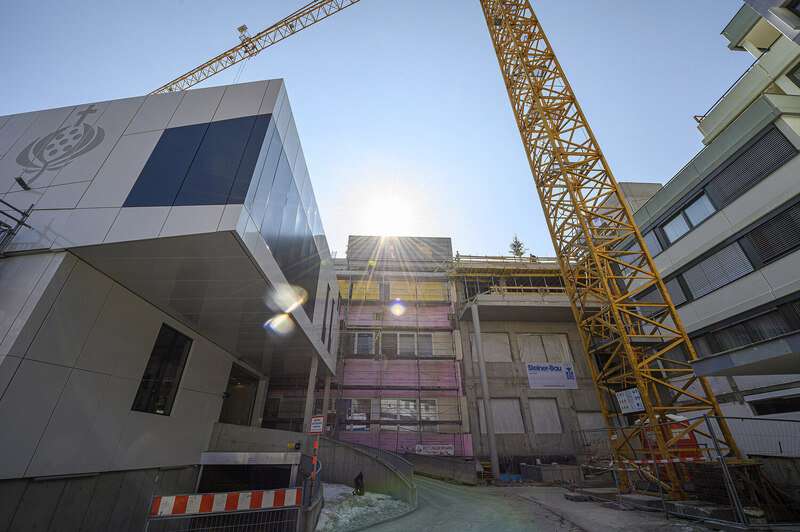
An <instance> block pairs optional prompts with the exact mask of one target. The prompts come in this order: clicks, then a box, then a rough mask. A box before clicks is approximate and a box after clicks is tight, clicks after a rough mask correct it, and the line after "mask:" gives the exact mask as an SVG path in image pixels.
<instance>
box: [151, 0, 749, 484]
mask: <svg viewBox="0 0 800 532" xmlns="http://www.w3.org/2000/svg"><path fill="white" fill-rule="evenodd" d="M357 1H358V0H328V1H324V0H317V1H313V2H311V3H310V4H308V5H307V6H306V7H304V8H302V9H300V10H298V11H296V12H295V13H293V14H292V15H290V16H288V17H286V18H285V19H283V20H282V21H280V22H278V23H276V24H274V25H273V26H271V27H270V28H268V29H266V30H264V31H263V32H261V33H259V34H257V35H256V36H255V37H252V38H250V37H248V36H247V35H246V34H243V36H242V37H241V39H242V43H241V44H240V45H238V46H235V47H234V48H231V49H230V50H228V51H227V52H225V53H223V54H220V55H219V56H217V57H216V58H214V59H212V60H210V61H208V62H206V63H204V64H203V65H200V66H199V67H197V68H195V69H194V70H192V71H190V72H188V73H187V74H184V75H183V76H181V77H179V78H177V79H176V80H174V81H172V82H170V83H168V84H166V85H164V86H163V87H160V88H159V89H156V90H155V91H153V92H154V93H158V92H169V91H175V90H183V89H186V88H188V87H190V86H192V85H195V84H197V83H199V82H201V81H203V80H204V79H206V78H208V77H210V76H212V75H214V74H215V73H217V72H219V71H220V70H223V69H225V68H227V67H229V66H231V65H233V64H235V63H237V62H238V61H241V60H243V59H246V58H248V57H252V56H253V55H255V54H256V53H258V52H259V51H261V50H262V49H264V48H266V47H267V46H269V45H271V44H273V43H275V42H277V41H279V40H282V39H284V38H286V37H288V36H289V35H291V34H293V33H296V32H297V31H299V30H300V29H303V28H305V27H308V26H310V25H312V24H314V23H315V22H317V21H319V20H322V19H323V18H326V17H328V16H330V15H332V14H333V13H336V12H338V11H341V10H342V9H345V8H346V7H349V6H350V5H352V4H354V3H356V2H357ZM480 5H481V7H482V9H483V14H484V17H485V19H486V25H487V27H488V29H489V34H490V36H491V39H492V43H493V45H494V49H495V52H496V54H497V60H498V62H499V64H500V70H501V72H502V74H503V79H504V80H505V85H506V89H507V90H508V97H509V99H510V101H511V106H512V108H513V110H514V115H515V117H516V120H517V126H518V128H519V132H520V135H521V137H522V143H523V145H524V147H525V151H526V153H527V155H528V162H529V164H530V167H531V172H532V173H533V178H534V181H535V183H536V188H537V190H538V193H539V199H540V201H541V205H542V209H543V210H544V214H545V219H546V220H547V224H548V227H549V229H550V235H551V237H552V240H553V246H554V248H555V251H556V257H557V258H558V262H559V266H560V269H561V273H562V275H563V277H564V280H565V286H566V291H567V294H568V296H569V299H570V301H571V303H572V310H573V313H574V316H575V322H576V323H577V325H578V329H579V331H580V335H581V339H582V341H583V347H584V351H585V353H586V357H587V359H588V363H589V367H590V369H591V372H592V379H593V381H594V385H595V389H596V391H597V397H598V400H599V402H600V407H601V410H602V412H603V416H604V418H605V423H606V427H607V428H608V430H609V437H610V445H611V449H612V454H613V456H614V460H615V461H616V462H617V463H618V464H624V465H625V467H627V468H628V469H634V470H637V471H638V472H639V473H640V474H641V475H643V476H644V477H646V478H647V479H649V480H650V481H651V482H652V483H654V484H656V485H659V488H660V489H659V491H660V492H662V493H664V494H665V495H666V496H668V497H670V498H672V499H684V498H687V497H688V495H687V494H686V492H685V491H684V489H683V483H684V482H685V481H687V480H688V476H687V474H686V470H685V468H684V465H683V464H681V463H680V460H681V458H682V457H685V456H702V452H703V449H701V448H700V446H699V444H697V443H695V444H694V445H693V446H692V445H689V446H687V445H686V443H685V442H686V439H685V438H686V436H687V435H690V434H694V433H697V434H701V435H703V436H705V437H706V438H709V439H710V438H712V435H710V434H708V433H707V432H704V431H702V430H701V429H702V426H703V423H704V419H703V417H701V416H703V415H708V416H721V415H722V412H721V411H720V408H719V404H718V403H717V400H716V398H715V397H714V394H713V392H712V391H711V388H710V386H709V384H708V381H707V380H706V379H705V378H704V377H697V376H695V375H694V372H693V371H692V368H691V365H690V364H689V362H690V361H692V360H695V359H696V358H697V355H696V354H695V351H694V348H693V347H692V344H691V342H690V341H689V337H688V336H687V334H686V330H685V329H684V327H683V325H682V324H681V320H680V318H679V317H678V313H677V312H676V310H675V306H674V305H673V304H672V301H671V299H670V296H669V293H668V292H667V289H666V287H665V285H664V281H663V280H662V278H661V276H660V275H659V273H658V271H657V270H656V267H655V265H654V263H653V259H652V257H651V256H650V254H649V253H648V251H647V247H646V246H645V244H644V241H643V240H642V235H641V233H640V232H639V229H638V228H637V226H636V222H635V221H634V219H633V215H632V214H631V211H630V210H629V208H628V206H627V205H626V203H625V200H624V198H623V196H622V193H621V192H620V188H619V186H618V185H617V182H616V181H615V179H614V176H613V175H612V174H611V171H610V170H609V167H608V164H607V163H606V160H605V158H604V157H603V153H602V151H601V150H600V147H599V145H598V143H597V140H596V139H595V137H594V134H593V133H592V131H591V129H590V128H589V125H588V123H587V121H586V117H585V116H584V115H583V112H582V111H581V108H580V106H579V105H578V102H577V100H576V98H575V95H574V94H573V92H572V89H571V88H570V85H569V83H568V82H567V78H566V76H565V75H564V72H563V70H562V69H561V66H560V65H559V63H558V60H557V59H556V56H555V54H554V52H553V50H552V48H551V47H550V44H549V42H548V41H547V38H546V37H545V34H544V32H543V31H542V27H541V25H540V24H539V20H538V19H537V18H536V15H535V14H534V12H533V9H532V8H531V6H530V3H529V1H528V0H480ZM646 292H647V293H648V296H647V297H646V298H644V297H642V295H643V294H644V293H646ZM617 393H623V394H629V393H634V395H636V394H638V396H639V397H641V404H642V407H641V409H640V410H639V411H638V412H633V413H630V414H627V415H622V414H621V413H619V412H618V409H617V407H616V403H615V398H616V397H617V395H616V394H617ZM681 414H691V415H692V416H695V419H694V421H692V422H691V423H684V424H681V425H679V428H678V429H671V430H653V429H652V427H653V426H654V425H656V424H662V423H666V424H667V425H666V426H670V425H669V424H670V423H672V421H673V420H675V419H678V417H679V416H680V415H681ZM625 422H627V425H626V424H625ZM716 423H717V426H718V429H719V431H718V432H715V434H716V436H715V437H714V439H715V440H716V442H714V443H715V445H718V446H719V448H720V450H721V451H723V452H724V453H726V454H727V455H728V456H731V457H734V458H737V459H741V455H740V453H739V450H738V449H737V447H736V444H735V442H734V440H733V437H732V435H731V433H730V430H729V429H728V426H727V425H726V423H725V420H724V419H722V418H721V417H717V418H716ZM648 427H649V428H650V430H648ZM645 432H647V434H645ZM695 441H696V440H695ZM645 442H646V443H647V446H649V447H651V452H650V455H651V456H657V457H658V458H659V459H660V460H664V461H665V462H668V463H666V464H664V465H663V466H661V469H656V468H655V467H654V466H652V465H648V464H646V463H645V464H642V463H640V462H641V461H640V460H637V458H641V456H637V453H641V451H642V447H643V446H644V445H645ZM673 460H675V461H676V462H673ZM645 462H646V460H645ZM659 471H663V472H664V473H665V475H664V474H659ZM622 478H623V486H622V487H623V488H624V487H626V486H624V482H625V478H626V477H624V476H623V477H622ZM628 487H630V486H628Z"/></svg>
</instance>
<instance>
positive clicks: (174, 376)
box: [131, 325, 192, 416]
mask: <svg viewBox="0 0 800 532" xmlns="http://www.w3.org/2000/svg"><path fill="white" fill-rule="evenodd" d="M191 346H192V340H191V339H190V338H189V337H188V336H186V335H184V334H181V333H179V332H178V331H176V330H175V329H173V328H172V327H169V326H167V325H162V326H161V330H160V331H159V333H158V337H157V338H156V343H155V345H154V346H153V351H152V352H151V353H150V359H149V360H148V361H147V367H146V368H145V370H144V375H143V376H142V381H141V382H140V383H139V390H138V391H137V392H136V398H135V399H134V400H133V406H132V407H131V410H136V411H139V412H147V413H150V414H159V415H163V416H168V415H170V412H171V411H172V405H173V403H174V402H175V395H176V394H177V392H178V384H179V383H180V380H181V375H182V374H183V368H184V366H185V365H186V358H187V356H188V354H189V349H190V348H191Z"/></svg>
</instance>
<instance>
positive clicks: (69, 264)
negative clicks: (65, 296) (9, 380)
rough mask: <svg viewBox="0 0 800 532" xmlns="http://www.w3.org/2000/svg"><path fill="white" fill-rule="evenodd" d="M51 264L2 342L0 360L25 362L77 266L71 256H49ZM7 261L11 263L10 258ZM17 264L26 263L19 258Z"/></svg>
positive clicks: (74, 258) (65, 254)
mask: <svg viewBox="0 0 800 532" xmlns="http://www.w3.org/2000/svg"><path fill="white" fill-rule="evenodd" d="M48 255H49V256H50V257H52V260H50V262H49V263H48V265H47V268H46V269H45V271H44V273H43V274H42V276H41V279H40V280H39V282H37V283H36V286H35V287H34V289H33V290H32V291H31V293H30V297H29V298H28V299H27V300H26V301H25V304H24V305H23V307H22V309H21V310H20V312H19V314H18V315H17V317H16V319H15V320H14V323H13V325H12V326H11V328H10V329H9V330H8V332H7V333H6V336H5V338H3V341H2V342H0V356H2V355H5V354H11V355H13V356H16V357H19V358H22V357H24V356H25V352H26V351H27V350H28V347H30V345H31V343H32V342H33V339H34V338H35V337H36V333H37V332H38V331H39V328H40V327H41V325H42V323H43V322H44V320H45V318H46V317H47V314H48V312H50V308H51V307H52V306H53V303H54V302H55V300H56V297H58V294H59V293H60V292H61V288H62V287H63V286H64V283H66V282H67V278H68V277H69V275H70V274H71V273H72V269H73V268H74V267H75V264H76V263H77V262H78V259H77V257H75V255H72V254H70V253H49V254H48ZM5 260H11V258H7V259H5ZM18 260H23V258H22V257H18Z"/></svg>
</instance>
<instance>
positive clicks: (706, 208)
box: [683, 194, 714, 227]
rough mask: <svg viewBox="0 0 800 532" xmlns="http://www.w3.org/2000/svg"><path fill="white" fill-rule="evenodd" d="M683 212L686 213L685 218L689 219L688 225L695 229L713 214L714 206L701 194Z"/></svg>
mask: <svg viewBox="0 0 800 532" xmlns="http://www.w3.org/2000/svg"><path fill="white" fill-rule="evenodd" d="M683 212H684V213H686V217H687V218H689V223H691V224H692V227H697V226H698V225H700V222H702V221H703V220H705V219H706V218H708V217H709V216H711V215H712V214H714V206H713V205H712V204H711V200H709V199H708V196H706V195H705V194H701V195H700V197H699V198H697V199H696V200H694V201H693V202H692V203H690V204H689V206H688V207H686V209H685V210H684V211H683Z"/></svg>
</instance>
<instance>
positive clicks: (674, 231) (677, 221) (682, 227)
mask: <svg viewBox="0 0 800 532" xmlns="http://www.w3.org/2000/svg"><path fill="white" fill-rule="evenodd" d="M663 229H664V235H666V237H667V240H668V241H669V242H670V244H671V243H673V242H675V241H676V240H678V239H679V238H680V237H682V236H683V235H685V234H686V233H688V232H689V224H688V223H687V222H686V218H684V217H683V213H680V212H679V213H678V215H677V216H675V217H674V218H673V219H672V220H670V221H668V222H667V223H665V224H664V227H663Z"/></svg>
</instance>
